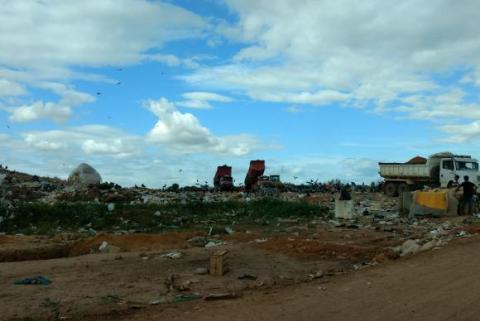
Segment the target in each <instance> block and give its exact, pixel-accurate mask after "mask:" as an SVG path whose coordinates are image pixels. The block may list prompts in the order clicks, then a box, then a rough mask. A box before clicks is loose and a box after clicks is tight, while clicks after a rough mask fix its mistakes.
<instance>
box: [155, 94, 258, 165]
mask: <svg viewBox="0 0 480 321" xmlns="http://www.w3.org/2000/svg"><path fill="white" fill-rule="evenodd" d="M147 106H148V108H149V109H150V111H151V112H153V113H154V114H155V115H156V116H157V117H158V118H159V120H158V121H157V123H156V124H155V126H154V127H153V128H152V129H151V130H150V131H149V133H148V134H147V139H148V141H150V142H152V143H158V144H164V145H167V146H168V147H169V148H170V149H173V150H175V151H177V152H183V153H201V152H214V153H220V154H231V155H238V156H241V155H246V154H248V153H250V152H251V151H253V150H255V149H257V148H258V147H259V142H258V141H257V139H256V138H254V137H253V136H251V135H246V134H241V135H232V136H225V137H217V136H214V135H213V134H212V133H211V132H210V130H209V129H208V128H206V127H204V126H203V125H202V124H201V123H200V121H199V120H198V118H196V117H195V116H194V115H193V114H190V113H182V112H180V111H178V110H177V108H176V106H175V104H173V103H171V102H169V101H168V100H167V99H166V98H161V99H159V100H157V101H149V102H148V103H147Z"/></svg>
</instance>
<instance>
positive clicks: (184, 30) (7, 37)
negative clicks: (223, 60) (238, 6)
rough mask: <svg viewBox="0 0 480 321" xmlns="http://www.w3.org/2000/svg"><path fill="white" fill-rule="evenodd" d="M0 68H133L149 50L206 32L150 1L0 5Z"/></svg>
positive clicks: (177, 11)
mask: <svg viewBox="0 0 480 321" xmlns="http://www.w3.org/2000/svg"><path fill="white" fill-rule="evenodd" d="M0 20H1V21H2V33H1V34H0V44H1V45H0V63H2V64H4V65H7V66H12V67H17V68H31V69H36V68H37V67H38V66H45V65H47V66H74V65H83V66H92V67H96V66H102V65H107V66H108V65H110V66H111V65H119V64H121V65H123V64H131V63H135V62H137V61H138V60H139V59H141V54H142V53H143V52H144V51H145V50H146V49H149V48H151V47H159V46H161V44H162V43H164V42H166V41H170V40H175V39H182V38H190V37H192V35H195V34H197V35H198V33H199V32H200V31H201V30H202V29H203V28H205V27H206V24H205V22H204V21H203V19H202V18H201V17H199V16H197V15H195V14H193V13H191V12H189V11H187V10H185V9H182V8H180V7H177V6H174V5H171V4H168V3H163V2H159V1H157V2H151V1H144V0H141V1H136V0H106V1H102V2H99V1H95V0H86V1H79V2H65V1H61V0H53V1H28V2H18V1H14V2H11V1H5V0H3V1H1V5H0Z"/></svg>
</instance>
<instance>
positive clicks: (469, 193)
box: [457, 176, 477, 215]
mask: <svg viewBox="0 0 480 321" xmlns="http://www.w3.org/2000/svg"><path fill="white" fill-rule="evenodd" d="M460 187H462V188H463V196H462V200H461V203H462V205H461V209H462V210H461V213H459V214H460V215H462V214H466V215H472V214H473V212H474V211H475V195H476V194H477V186H476V185H475V184H473V183H472V182H470V180H469V177H468V176H464V177H463V183H462V184H460V185H459V186H458V187H457V190H459V189H460Z"/></svg>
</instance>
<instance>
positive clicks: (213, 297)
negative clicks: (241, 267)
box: [204, 292, 238, 301]
mask: <svg viewBox="0 0 480 321" xmlns="http://www.w3.org/2000/svg"><path fill="white" fill-rule="evenodd" d="M236 298H238V295H237V294H236V293H234V292H232V293H216V294H214V293H211V294H208V295H207V296H205V298H204V299H205V301H214V300H229V299H236Z"/></svg>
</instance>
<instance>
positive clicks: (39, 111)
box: [9, 101, 72, 123]
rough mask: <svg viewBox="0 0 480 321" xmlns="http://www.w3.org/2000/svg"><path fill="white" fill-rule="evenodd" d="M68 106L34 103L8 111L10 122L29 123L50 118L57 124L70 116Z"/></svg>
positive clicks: (41, 102)
mask: <svg viewBox="0 0 480 321" xmlns="http://www.w3.org/2000/svg"><path fill="white" fill-rule="evenodd" d="M71 112H72V111H71V108H70V106H65V105H61V104H57V103H52V102H46V103H45V102H43V101H36V102H34V103H33V104H31V105H23V106H19V107H15V108H11V109H10V113H11V115H10V118H9V119H10V121H12V122H19V123H22V122H30V121H34V120H38V119H41V118H50V119H53V120H55V121H58V122H62V121H65V120H67V119H68V118H69V117H70V114H71Z"/></svg>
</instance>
